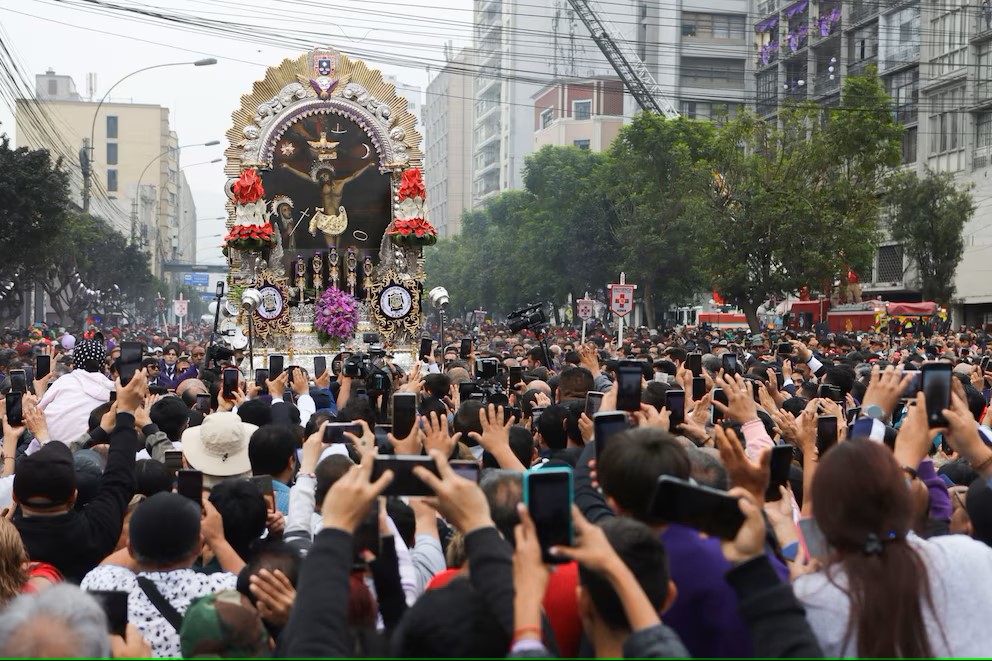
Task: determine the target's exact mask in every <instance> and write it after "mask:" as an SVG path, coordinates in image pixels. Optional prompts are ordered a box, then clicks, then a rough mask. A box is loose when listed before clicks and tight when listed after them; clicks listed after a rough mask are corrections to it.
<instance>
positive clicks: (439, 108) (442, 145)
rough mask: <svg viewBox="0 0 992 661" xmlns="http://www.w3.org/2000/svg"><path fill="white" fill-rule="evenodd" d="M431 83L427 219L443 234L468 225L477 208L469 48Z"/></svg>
mask: <svg viewBox="0 0 992 661" xmlns="http://www.w3.org/2000/svg"><path fill="white" fill-rule="evenodd" d="M445 52H446V54H447V55H448V61H447V63H446V64H445V66H444V68H443V69H441V70H440V71H439V72H437V75H435V76H434V78H432V79H431V81H430V82H429V83H428V85H427V103H426V104H425V105H424V129H425V138H424V145H425V147H424V179H425V182H426V184H427V218H428V219H429V220H430V222H431V224H433V225H434V227H436V228H437V231H438V235H439V236H442V237H450V236H454V235H455V234H458V233H459V232H460V231H461V227H462V212H464V211H465V210H466V209H469V208H471V206H472V175H473V172H472V121H473V120H472V109H473V106H474V102H473V99H472V90H473V81H474V76H473V75H472V73H471V71H470V69H469V66H470V62H471V54H470V52H469V51H468V50H462V51H459V52H458V53H452V52H451V51H450V50H448V49H446V51H445Z"/></svg>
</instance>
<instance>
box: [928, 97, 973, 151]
mask: <svg viewBox="0 0 992 661" xmlns="http://www.w3.org/2000/svg"><path fill="white" fill-rule="evenodd" d="M963 105H964V87H957V88H954V89H950V90H947V91H945V92H941V93H939V94H934V95H933V96H932V97H930V108H931V115H930V155H934V154H943V153H944V152H948V151H955V150H958V149H963V148H964V135H963V129H964V124H965V122H964V121H963V119H962V118H960V117H959V115H960V114H961V113H960V111H959V109H960V108H961V107H962V106H963Z"/></svg>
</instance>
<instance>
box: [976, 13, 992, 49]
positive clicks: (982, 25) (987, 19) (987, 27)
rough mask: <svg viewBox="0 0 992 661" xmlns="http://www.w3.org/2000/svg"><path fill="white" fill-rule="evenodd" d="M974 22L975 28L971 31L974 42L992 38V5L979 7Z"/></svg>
mask: <svg viewBox="0 0 992 661" xmlns="http://www.w3.org/2000/svg"><path fill="white" fill-rule="evenodd" d="M974 21H975V23H974V28H973V29H972V31H971V35H972V37H971V38H972V41H978V40H982V39H988V38H989V37H992V5H983V6H980V7H978V13H977V15H976V16H975V19H974Z"/></svg>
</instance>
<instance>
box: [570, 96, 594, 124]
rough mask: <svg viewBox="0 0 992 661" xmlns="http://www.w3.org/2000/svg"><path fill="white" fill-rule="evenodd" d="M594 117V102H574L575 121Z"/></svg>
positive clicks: (588, 100)
mask: <svg viewBox="0 0 992 661" xmlns="http://www.w3.org/2000/svg"><path fill="white" fill-rule="evenodd" d="M591 117H592V100H591V99H584V100H582V101H572V118H573V119H590V118H591Z"/></svg>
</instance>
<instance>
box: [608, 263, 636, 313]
mask: <svg viewBox="0 0 992 661" xmlns="http://www.w3.org/2000/svg"><path fill="white" fill-rule="evenodd" d="M626 280H627V279H626V277H625V276H624V274H623V273H621V274H620V282H619V283H614V284H611V285H610V286H609V289H610V310H611V311H612V312H613V314H615V315H617V316H618V317H626V316H627V315H628V314H630V313H631V312H633V310H634V290H635V289H637V285H631V284H628V283H627V281H626Z"/></svg>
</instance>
